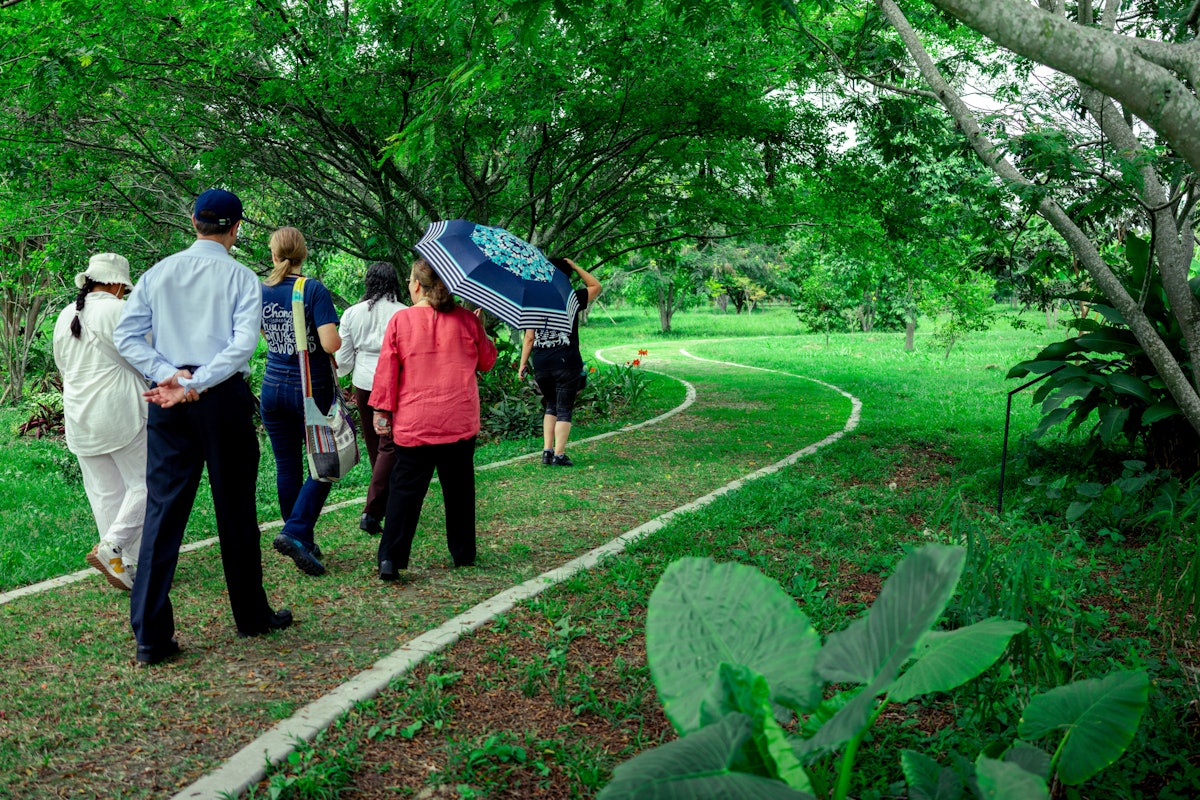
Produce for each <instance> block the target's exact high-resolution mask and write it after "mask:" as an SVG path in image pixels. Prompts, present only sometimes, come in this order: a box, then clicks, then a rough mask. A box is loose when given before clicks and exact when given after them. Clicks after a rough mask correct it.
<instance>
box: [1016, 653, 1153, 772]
mask: <svg viewBox="0 0 1200 800" xmlns="http://www.w3.org/2000/svg"><path fill="white" fill-rule="evenodd" d="M1149 692H1150V678H1149V676H1148V675H1147V674H1146V672H1145V670H1135V671H1130V672H1114V673H1112V674H1111V675H1106V676H1105V677H1103V678H1093V679H1091V680H1085V681H1076V682H1074V683H1070V684H1067V685H1066V686H1060V687H1058V688H1057V689H1051V690H1050V691H1048V692H1046V693H1045V694H1040V695H1038V696H1037V697H1035V698H1033V699H1032V700H1030V701H1029V705H1027V706H1026V707H1025V713H1024V714H1023V715H1022V716H1021V722H1020V725H1019V726H1018V727H1017V732H1018V733H1019V734H1020V735H1021V737H1022V738H1025V739H1040V738H1042V737H1043V736H1048V735H1050V734H1052V733H1054V732H1055V731H1059V730H1061V731H1064V732H1065V733H1066V737H1065V740H1064V741H1063V742H1062V744H1061V745H1060V747H1059V753H1058V765H1057V766H1058V778H1059V780H1061V781H1062V782H1063V783H1066V784H1068V785H1074V784H1077V783H1082V782H1083V781H1085V780H1087V779H1088V778H1090V777H1092V776H1093V775H1095V774H1096V773H1097V772H1099V771H1100V770H1102V769H1104V768H1105V767H1107V766H1108V765H1109V764H1112V763H1113V762H1114V761H1116V760H1117V759H1118V758H1120V756H1121V754H1122V753H1124V752H1125V748H1126V747H1128V746H1129V743H1130V742H1131V741H1132V740H1133V734H1134V732H1135V731H1136V730H1137V727H1138V724H1139V723H1140V722H1141V719H1142V713H1143V712H1144V711H1145V710H1146V702H1147V698H1148V696H1149Z"/></svg>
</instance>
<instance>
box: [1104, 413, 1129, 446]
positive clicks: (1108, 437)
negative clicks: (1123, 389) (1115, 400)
mask: <svg viewBox="0 0 1200 800" xmlns="http://www.w3.org/2000/svg"><path fill="white" fill-rule="evenodd" d="M1128 419H1129V409H1128V408H1121V407H1120V406H1108V407H1107V408H1105V409H1104V410H1103V411H1101V412H1100V426H1099V428H1098V431H1099V433H1100V440H1101V441H1102V442H1104V443H1105V444H1108V443H1109V442H1111V441H1112V440H1113V438H1114V437H1115V436H1116V435H1117V434H1118V433H1120V432H1121V430H1122V429H1123V428H1124V427H1125V421H1126V420H1128Z"/></svg>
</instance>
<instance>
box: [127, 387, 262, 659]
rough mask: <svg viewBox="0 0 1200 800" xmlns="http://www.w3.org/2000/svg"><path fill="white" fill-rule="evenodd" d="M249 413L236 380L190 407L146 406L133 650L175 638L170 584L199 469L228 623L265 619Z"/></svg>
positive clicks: (246, 626) (257, 626) (242, 626)
mask: <svg viewBox="0 0 1200 800" xmlns="http://www.w3.org/2000/svg"><path fill="white" fill-rule="evenodd" d="M253 411H254V396H253V395H252V394H251V392H250V386H249V385H248V384H247V383H246V380H245V379H244V378H243V377H242V376H241V375H235V376H234V377H232V378H230V379H229V380H227V381H225V382H224V383H221V384H219V385H217V386H214V387H212V388H211V389H209V390H208V391H206V392H205V393H204V394H202V395H200V399H199V400H197V401H195V402H191V403H180V404H179V405H176V406H173V407H171V408H161V407H159V406H157V405H153V404H151V406H150V418H149V421H148V423H147V453H146V490H147V501H146V520H145V524H144V528H143V533H142V548H141V550H140V552H139V553H138V571H137V579H136V580H135V581H134V584H133V592H132V596H131V598H130V609H129V617H130V622H131V623H132V624H133V633H134V636H136V637H137V643H138V645H140V646H145V647H160V646H163V645H165V644H166V643H167V642H168V641H169V640H170V639H171V638H172V637H173V636H174V635H175V614H174V610H173V608H172V607H171V598H170V591H171V582H172V581H173V580H174V578H175V567H176V565H177V564H178V563H179V546H180V544H182V542H183V533H184V529H185V528H186V527H187V521H188V516H189V515H190V514H191V511H192V505H193V503H194V502H195V500H196V489H197V488H198V487H199V485H200V474H201V471H202V470H203V468H204V466H205V465H207V466H208V483H209V486H210V488H211V489H212V498H213V507H214V510H215V511H216V517H217V535H218V537H219V539H220V544H221V564H222V566H223V567H224V570H225V585H226V586H227V587H228V589H229V605H230V607H231V608H232V610H233V620H234V624H236V625H237V627H238V630H244V631H258V630H263V629H265V628H266V626H267V624H268V621H269V620H270V617H271V614H272V613H273V612H272V610H271V607H270V605H269V604H268V603H267V595H266V592H265V591H264V590H263V585H262V551H261V550H260V543H259V537H260V536H261V533H260V531H259V529H258V511H257V508H256V506H255V499H254V491H255V482H256V481H257V479H258V436H257V435H256V433H255V430H254V417H253Z"/></svg>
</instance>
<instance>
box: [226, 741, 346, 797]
mask: <svg viewBox="0 0 1200 800" xmlns="http://www.w3.org/2000/svg"><path fill="white" fill-rule="evenodd" d="M324 738H325V734H324V733H323V732H322V733H320V734H318V735H317V738H316V740H315V741H314V743H313V744H311V745H310V744H309V743H308V742H305V741H304V740H302V739H297V740H296V748H295V749H294V750H293V751H292V752H291V753H289V754H288V756H287V758H285V759H284V760H283V763H281V764H279V765H278V766H271V765H269V766H268V767H267V785H266V789H265V790H260V789H254V788H252V789H251V790H250V793H249V794H248V795H247V798H248V799H249V800H259V799H260V798H267V799H268V800H333V799H334V798H336V797H338V796H339V795H341V794H342V792H343V791H344V790H345V789H346V787H348V786H349V785H350V784H351V782H352V780H353V777H354V774H355V773H356V772H357V771H358V768H359V766H360V765H361V764H362V757H361V756H360V755H359V753H358V750H357V748H356V747H355V745H354V744H353V743H352V742H346V743H343V744H342V745H341V746H340V747H338V748H336V749H332V750H330V749H326V748H323V747H322V743H323V739H324ZM260 792H261V793H260Z"/></svg>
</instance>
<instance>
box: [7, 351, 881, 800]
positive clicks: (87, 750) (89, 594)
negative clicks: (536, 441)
mask: <svg viewBox="0 0 1200 800" xmlns="http://www.w3.org/2000/svg"><path fill="white" fill-rule="evenodd" d="M653 347H654V348H656V351H655V352H653V353H652V354H651V355H650V356H643V357H642V363H643V365H644V366H645V367H646V368H647V369H649V370H651V371H654V372H657V373H660V374H663V375H667V376H670V377H671V378H673V379H674V380H677V381H679V382H680V383H681V384H682V386H683V387H684V397H683V399H682V402H681V403H680V404H679V405H678V406H677V407H675V408H674V409H672V410H671V411H669V412H668V413H666V414H663V415H661V416H659V417H656V418H654V419H652V420H647V421H646V422H643V423H640V424H638V425H632V426H628V427H626V428H622V429H620V430H618V431H614V432H611V433H607V434H603V435H601V436H595V437H591V438H584V439H580V440H577V441H573V442H572V446H571V453H572V456H573V458H575V459H576V461H577V463H578V464H580V465H581V466H579V467H576V468H574V469H573V470H557V469H556V470H553V471H552V472H547V471H544V470H543V468H542V467H541V466H540V465H537V466H536V467H535V466H534V464H533V462H532V461H531V459H532V458H533V457H535V456H536V455H537V454H536V453H535V454H529V455H526V456H521V457H518V458H515V459H509V460H506V461H501V462H496V463H492V464H487V465H482V466H480V467H479V469H480V471H481V472H483V473H484V474H483V475H481V476H480V478H479V481H478V483H479V487H478V494H479V498H478V504H479V507H480V517H479V528H480V530H481V531H486V534H484V535H481V562H482V564H483V566H484V567H485V569H482V570H469V571H465V572H464V571H461V570H460V571H449V570H444V569H441V568H439V567H438V566H436V565H437V564H439V563H440V562H441V561H444V560H445V557H444V554H443V552H442V551H443V550H444V545H442V544H441V542H440V541H438V539H439V537H438V536H437V535H436V533H435V532H436V531H437V530H438V529H439V528H440V525H441V514H440V508H439V506H440V498H437V497H436V496H434V497H431V498H430V499H429V502H428V503H427V504H426V507H425V512H424V519H423V531H424V535H423V536H422V537H420V539H419V543H418V544H419V546H418V548H417V550H416V552H415V553H414V565H415V566H414V573H415V577H416V580H415V581H414V582H413V583H412V584H410V585H409V586H407V587H397V586H395V585H388V584H380V583H379V582H378V581H376V580H372V578H373V570H372V569H371V567H372V565H373V554H374V546H375V541H376V540H374V539H371V538H369V537H365V536H363V535H362V534H360V533H359V532H358V531H357V529H356V521H357V515H358V509H359V508H360V504H361V500H351V501H347V502H343V503H339V504H336V505H334V506H330V507H328V508H327V509H326V514H325V516H324V517H323V523H325V524H329V525H330V526H331V528H332V530H330V531H329V532H328V533H326V532H325V531H322V539H321V541H322V547H323V549H324V550H326V552H327V553H329V554H331V555H330V558H329V559H327V566H328V567H329V568H330V573H331V575H330V576H328V577H326V578H324V579H320V580H313V579H308V578H305V577H304V576H300V575H298V574H296V573H295V571H294V570H293V569H288V567H290V564H282V563H279V561H277V560H275V559H272V558H270V557H269V556H268V555H267V554H264V556H265V563H264V570H265V573H266V575H265V579H266V581H267V582H268V584H269V585H268V593H269V595H270V596H271V597H273V598H281V602H280V604H281V605H287V606H290V607H291V608H293V610H295V611H296V614H297V618H298V623H297V625H296V626H295V627H294V628H293V629H291V630H289V631H285V632H283V633H281V634H277V635H275V636H271V637H263V638H261V639H256V640H250V641H245V642H243V641H241V640H237V639H236V638H235V637H234V636H233V635H232V630H231V626H230V625H229V624H228V620H227V619H226V618H225V617H227V611H226V607H225V601H224V600H223V599H222V598H219V597H216V596H215V595H216V594H217V593H218V592H219V591H220V589H219V587H221V586H222V584H221V578H220V567H219V563H217V562H218V559H216V558H215V556H216V551H215V550H213V549H211V548H209V547H207V545H209V544H211V542H212V541H213V540H207V541H205V542H198V543H195V544H193V545H191V546H190V548H189V550H190V551H191V554H190V555H188V556H185V558H184V559H182V560H181V565H180V570H179V574H178V576H177V579H176V589H175V591H174V592H173V597H174V598H175V603H176V615H177V624H178V625H179V632H178V636H179V639H180V643H181V645H182V646H183V648H184V651H185V654H184V657H183V658H181V659H180V660H178V661H176V662H172V663H170V664H167V665H163V666H162V667H160V668H158V669H155V670H138V669H137V668H136V667H135V666H134V665H133V662H132V659H131V657H130V654H131V653H132V643H131V640H130V637H129V633H128V626H127V622H126V615H127V605H126V604H124V603H121V602H119V600H120V598H119V597H118V596H116V595H115V594H114V593H113V592H112V590H111V589H107V587H102V586H101V583H102V582H101V581H98V580H83V578H85V577H88V576H90V575H92V574H93V573H90V571H82V572H81V573H77V574H73V575H70V576H64V577H62V578H57V579H54V580H53V581H47V582H45V583H43V584H39V585H37V586H36V587H25V588H23V589H21V590H17V591H16V592H10V593H8V594H6V595H3V596H0V603H3V604H4V605H2V606H0V615H2V616H3V624H2V625H0V653H3V655H0V666H2V667H3V669H0V691H3V692H4V693H5V695H6V697H7V698H8V700H7V701H6V702H5V703H4V704H3V705H2V706H0V741H3V742H6V744H5V745H4V747H3V749H0V773H3V774H7V775H8V776H9V777H8V778H7V779H4V780H5V783H3V784H0V796H3V795H5V794H8V793H11V794H12V795H14V796H21V797H57V796H65V795H68V794H75V793H76V792H79V791H82V792H83V793H85V794H88V795H96V796H117V795H120V796H167V795H168V794H172V795H174V796H175V797H180V798H182V797H186V798H201V797H220V796H223V795H224V794H225V793H229V795H236V794H237V793H239V792H240V791H242V790H244V789H245V788H246V787H248V786H250V785H253V784H254V783H256V782H257V781H258V780H260V779H261V778H262V776H263V774H264V768H265V765H266V762H267V760H271V761H278V760H280V759H282V758H284V757H285V756H286V755H287V754H288V752H289V751H290V750H291V749H292V748H293V747H294V744H295V742H296V741H297V739H311V738H312V737H313V736H314V735H315V734H316V733H317V732H318V731H319V730H321V729H323V728H324V727H326V726H327V725H329V724H330V723H331V722H332V721H333V720H334V719H336V718H337V717H338V716H340V715H341V714H342V713H343V712H344V711H346V710H347V709H348V708H350V707H351V706H353V705H354V704H355V703H356V702H359V701H361V700H365V699H368V698H370V697H373V696H374V695H376V694H377V693H378V692H380V691H381V690H383V689H384V688H385V687H386V686H387V685H388V683H389V682H390V681H391V680H392V679H394V678H395V677H397V676H398V675H401V674H403V673H405V672H406V671H408V670H410V669H412V668H413V667H414V666H415V665H417V664H419V663H420V662H421V661H422V660H423V659H425V658H427V657H428V656H429V655H430V654H432V653H435V652H438V651H439V650H441V649H443V648H445V647H447V646H449V645H450V644H452V643H453V642H455V641H456V640H457V639H458V638H459V637H460V636H461V635H463V634H464V633H465V632H467V631H470V630H473V629H475V628H478V627H479V626H480V625H483V624H484V623H485V622H487V621H488V620H490V619H492V618H493V617H494V616H495V615H497V614H500V613H503V612H505V611H507V610H509V609H511V608H512V607H513V606H514V605H515V604H517V603H519V602H521V601H522V600H526V599H528V598H531V597H533V596H535V595H537V594H538V593H540V592H541V591H543V590H544V589H546V588H547V587H549V586H552V585H555V584H557V583H559V582H561V581H564V580H566V579H567V578H569V577H570V576H572V575H574V574H576V573H578V572H579V571H581V570H586V569H588V568H590V567H591V566H593V565H595V564H596V563H598V562H599V561H600V560H601V559H603V558H606V557H609V556H611V555H614V554H617V553H619V552H621V551H622V550H623V549H624V548H625V547H626V546H627V545H628V544H630V543H631V542H633V541H636V540H637V539H639V538H642V537H645V536H647V535H649V534H651V533H653V532H654V531H656V530H658V529H659V528H661V527H662V526H663V525H665V524H666V523H667V522H668V521H669V520H670V519H671V518H673V517H675V516H677V515H679V514H685V513H689V512H692V511H695V510H696V509H699V508H702V507H703V506H704V505H707V504H708V503H710V502H712V500H714V499H715V498H717V497H719V496H721V495H723V494H727V493H729V492H732V491H735V490H736V489H737V488H739V487H740V486H742V485H743V484H744V483H745V482H746V481H749V480H753V479H755V478H757V477H760V476H762V475H766V474H769V473H771V472H775V471H777V470H779V469H782V468H784V467H786V466H787V465H789V464H791V463H793V462H795V461H796V460H798V459H800V458H803V457H804V456H806V455H808V454H811V453H813V452H815V451H816V450H817V449H819V448H821V447H824V446H827V445H829V444H831V443H832V442H834V441H836V440H837V439H838V438H840V437H841V436H843V435H844V434H845V433H846V432H848V431H850V430H852V429H853V428H854V427H855V426H856V425H857V424H858V419H859V412H860V403H859V402H858V400H857V399H856V398H854V397H852V396H851V395H849V394H848V393H846V392H844V391H842V390H841V389H838V388H837V387H833V386H830V385H829V384H825V383H823V382H820V381H816V380H813V379H809V378H804V377H803V376H797V375H790V374H788V373H784V372H779V371H776V370H768V369H764V368H760V367H755V366H752V365H746V364H735V363H732V362H727V361H718V360H711V359H707V358H705V357H703V355H702V353H703V347H704V343H703V342H692V343H686V346H684V347H680V346H679V345H678V344H676V345H673V346H671V347H670V348H667V347H665V346H664V345H663V344H662V343H658V344H656V345H653ZM637 349H638V348H637V347H636V346H632V345H631V346H628V347H620V348H610V349H609V350H607V351H605V352H604V353H602V354H598V355H600V357H601V358H603V359H604V360H610V361H613V362H618V363H621V362H626V361H629V360H631V359H632V358H633V357H634V354H636V352H637ZM785 407H786V408H788V409H789V412H788V413H787V414H781V413H779V412H780V410H781V409H782V408H785ZM798 408H802V409H803V410H804V411H803V413H797V411H796V409H798ZM580 432H582V431H580ZM551 481H553V482H554V483H555V484H557V485H556V486H555V491H553V492H548V491H546V488H547V485H548V484H549V483H550V482H551ZM346 509H349V511H346ZM271 527H272V526H271V525H270V524H267V525H263V528H264V531H267V530H269V529H270V528H271ZM268 535H269V534H268ZM327 542H328V544H327ZM421 564H426V565H432V566H427V567H424V568H422V567H421V566H420V565H421ZM339 576H341V578H342V580H338V577H339ZM397 645H399V646H398V647H397ZM226 796H228V795H226Z"/></svg>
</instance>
